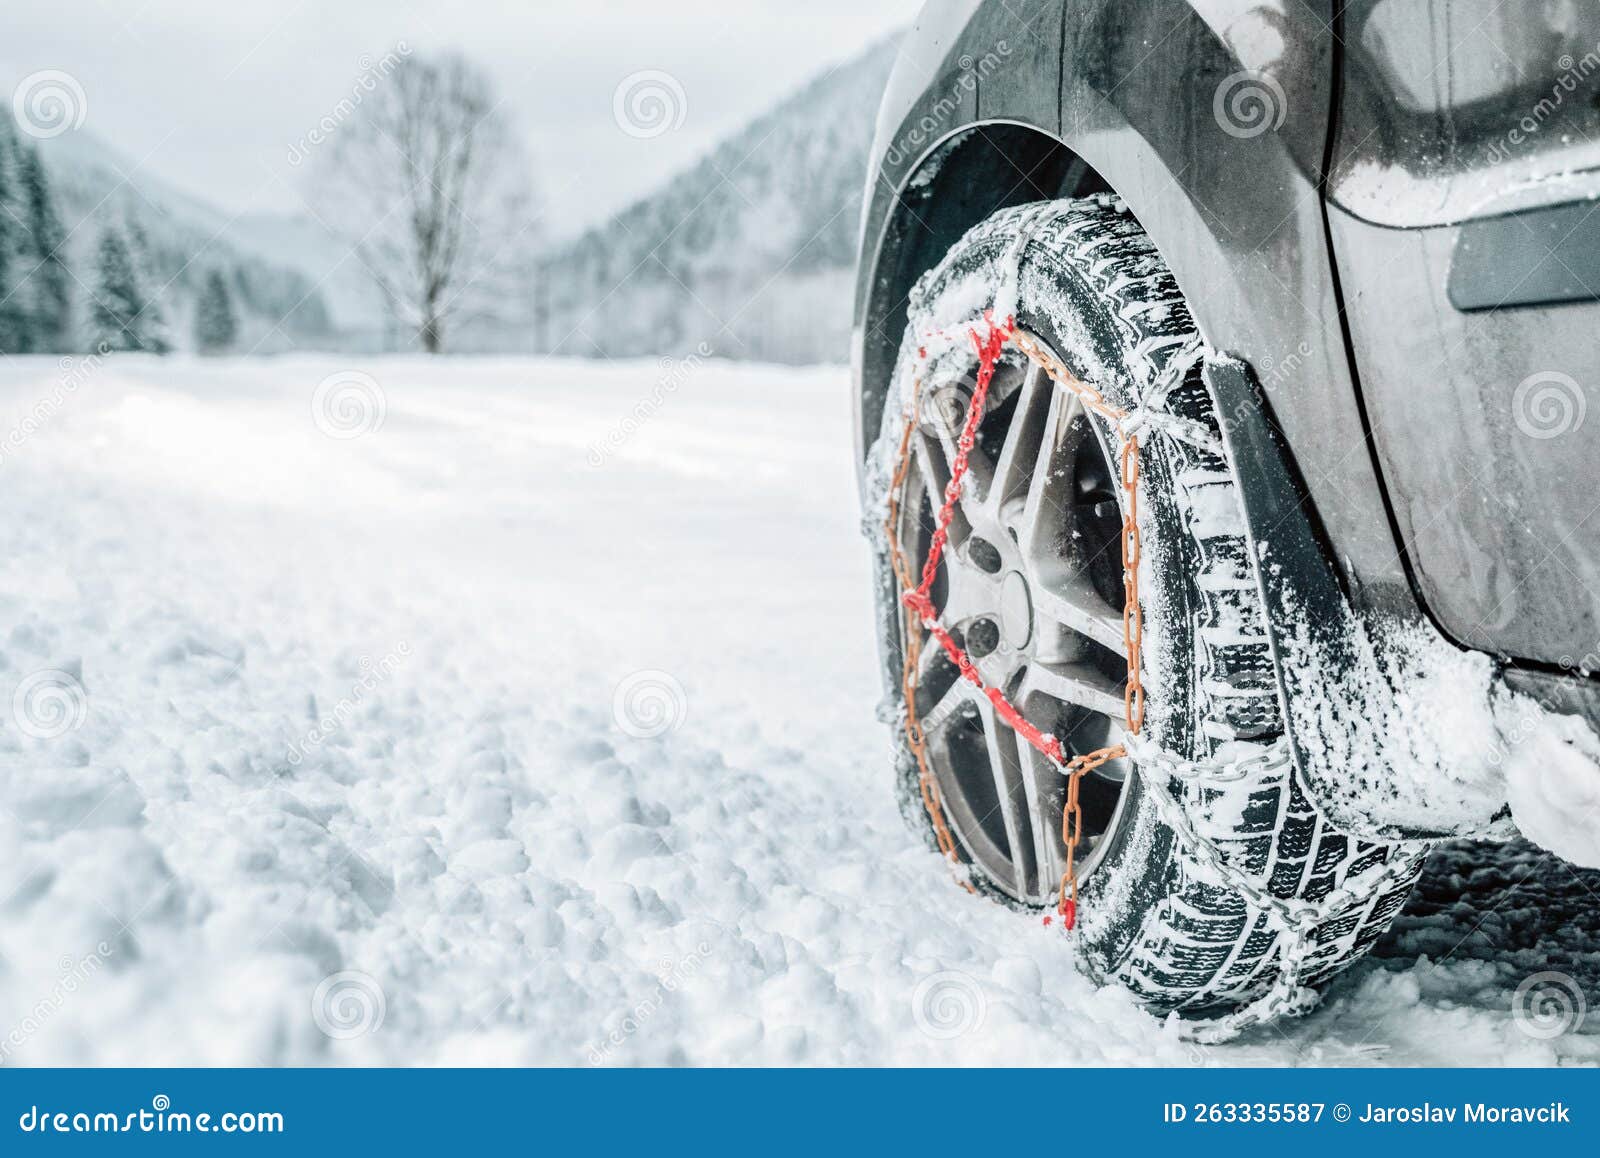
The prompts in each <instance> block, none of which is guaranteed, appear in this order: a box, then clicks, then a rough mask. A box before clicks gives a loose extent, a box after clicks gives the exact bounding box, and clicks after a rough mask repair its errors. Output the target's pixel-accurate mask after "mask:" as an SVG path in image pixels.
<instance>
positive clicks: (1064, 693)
mask: <svg viewBox="0 0 1600 1158" xmlns="http://www.w3.org/2000/svg"><path fill="white" fill-rule="evenodd" d="M1027 684H1028V686H1030V687H1032V688H1035V689H1037V690H1038V691H1041V692H1043V693H1044V694H1045V695H1047V696H1050V697H1051V698H1052V699H1056V700H1059V701H1061V702H1062V703H1064V704H1072V705H1074V706H1075V707H1080V708H1088V709H1089V710H1090V711H1091V712H1098V713H1099V714H1100V715H1102V716H1110V717H1111V718H1112V719H1114V720H1120V719H1121V718H1122V715H1123V703H1122V687H1121V685H1120V684H1119V683H1118V682H1117V681H1116V680H1113V679H1111V678H1110V677H1109V676H1107V675H1106V674H1105V673H1104V672H1102V671H1101V670H1100V669H1099V668H1096V667H1094V666H1092V665H1091V664H1087V663H1030V664H1029V665H1028V680H1027Z"/></svg>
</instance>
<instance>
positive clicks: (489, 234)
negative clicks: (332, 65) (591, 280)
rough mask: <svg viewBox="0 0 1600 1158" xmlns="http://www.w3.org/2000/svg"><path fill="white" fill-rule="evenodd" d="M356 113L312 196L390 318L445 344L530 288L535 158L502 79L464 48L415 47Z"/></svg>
mask: <svg viewBox="0 0 1600 1158" xmlns="http://www.w3.org/2000/svg"><path fill="white" fill-rule="evenodd" d="M347 111H348V118H347V119H346V120H345V121H343V122H342V123H341V124H340V125H339V127H338V129H337V131H336V132H334V133H333V135H332V141H331V144H330V147H329V150H328V152H327V153H326V154H325V156H324V157H323V159H322V160H321V162H320V163H319V164H318V165H317V167H316V168H315V169H314V171H313V184H312V200H313V204H314V205H315V206H317V210H318V213H319V215H321V216H322V217H323V218H324V220H325V221H326V222H328V224H329V225H331V226H332V227H333V228H334V229H335V230H336V231H337V232H339V233H340V234H341V235H343V236H344V237H345V239H346V240H347V241H348V242H349V243H350V244H351V245H352V246H353V248H354V251H355V254H356V256H357V257H358V258H359V259H360V260H361V262H362V263H363V264H364V265H365V266H366V269H367V272H368V273H369V274H370V275H371V276H372V278H373V280H374V281H375V282H376V283H377V287H378V292H379V294H380V295H381V297H382V299H383V302H384V308H385V310H386V311H387V312H388V314H389V316H390V318H391V320H392V321H393V322H394V323H396V325H397V327H403V328H404V329H406V330H409V331H411V332H413V333H415V335H416V340H417V342H418V343H419V344H420V345H421V346H422V348H423V349H424V350H427V351H428V352H429V353H438V352H439V351H440V350H441V349H442V348H443V347H444V340H445V333H446V330H447V329H448V328H451V327H452V326H453V325H454V324H456V323H458V322H464V321H467V320H469V319H471V318H473V317H476V316H490V315H493V314H494V312H495V311H496V310H497V309H498V308H502V307H504V306H506V305H507V304H508V303H512V302H515V301H517V300H519V299H520V298H521V297H522V296H523V289H524V287H523V284H522V282H523V280H524V278H525V277H526V274H527V270H528V269H529V268H531V263H530V262H529V260H528V255H529V254H531V252H532V250H533V242H534V237H533V222H534V210H533V196H532V183H531V178H530V175H529V170H528V165H527V160H526V157H525V155H524V153H523V151H522V149H521V148H520V147H519V145H518V143H517V141H516V138H515V136H514V135H513V133H512V129H511V124H510V120H509V118H508V116H507V115H506V113H505V112H504V111H503V110H502V108H501V105H500V102H499V100H498V99H497V98H496V96H495V93H494V86H493V85H492V84H491V83H490V81H489V79H488V78H487V77H486V76H485V75H484V74H483V72H482V71H480V70H479V69H478V68H476V67H475V66H473V65H472V64H471V63H470V62H468V61H467V60H465V59H463V58H462V57H459V56H455V55H446V56H439V57H433V58H428V57H422V56H408V57H406V58H405V59H404V60H402V61H400V63H399V64H398V65H397V66H396V67H395V68H394V69H393V71H391V72H389V73H388V75H387V76H386V77H384V78H383V79H382V80H381V81H379V82H377V83H376V84H375V85H374V86H372V89H371V91H370V92H369V93H367V94H365V95H364V96H363V98H362V100H361V102H360V103H359V104H357V105H355V106H354V107H352V108H349V109H348V110H347Z"/></svg>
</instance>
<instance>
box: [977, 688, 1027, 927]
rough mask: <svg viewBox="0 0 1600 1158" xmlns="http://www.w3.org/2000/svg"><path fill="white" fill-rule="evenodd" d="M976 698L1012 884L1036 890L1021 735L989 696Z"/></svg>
mask: <svg viewBox="0 0 1600 1158" xmlns="http://www.w3.org/2000/svg"><path fill="white" fill-rule="evenodd" d="M975 702H976V703H977V705H978V715H979V717H980V718H981V719H982V720H983V736H984V740H985V743H986V745H987V747H988V751H989V770H990V772H991V773H992V774H993V775H994V788H995V795H996V796H998V797H999V801H1000V802H999V805H998V807H999V809H1000V815H1001V818H1002V819H1003V820H1004V822H1005V828H1006V843H1007V844H1009V845H1010V846H1011V866H1012V872H1013V874H1014V875H1013V878H1012V881H1011V886H1012V888H1014V889H1015V890H1016V891H1017V893H1018V894H1019V895H1021V896H1029V895H1031V894H1032V893H1033V891H1034V884H1033V881H1034V876H1033V865H1034V863H1035V861H1034V848H1033V822H1032V818H1031V816H1030V813H1029V811H1028V805H1029V799H1028V791H1027V788H1026V787H1025V786H1024V784H1023V768H1022V760H1021V757H1020V756H1019V754H1018V752H1017V736H1016V733H1014V732H1013V731H1012V730H1011V729H1010V728H1009V727H1007V726H1006V725H1005V724H1004V723H1002V722H1001V720H1000V718H999V717H998V716H997V715H996V713H995V710H994V705H993V704H991V703H990V702H989V700H988V698H987V697H985V696H982V695H981V694H980V695H979V696H978V697H977V698H976V701H975Z"/></svg>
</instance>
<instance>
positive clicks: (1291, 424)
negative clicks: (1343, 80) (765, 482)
mask: <svg viewBox="0 0 1600 1158" xmlns="http://www.w3.org/2000/svg"><path fill="white" fill-rule="evenodd" d="M1331 15H1332V13H1331V5H1329V4H1318V3H1301V2H1298V0H1276V2H1270V3H1245V2H1240V0H1159V2H1153V3H1148V4H1140V5H1129V4H1127V3H1125V2H1119V0H1054V2H1053V3H1046V4H1039V5H1034V6H1029V10H1028V12H1027V13H1026V14H1023V13H1018V12H1016V11H1014V10H1013V9H1012V7H1009V6H1006V5H1003V4H1000V3H996V2H994V0H935V2H933V3H930V4H929V5H928V6H927V7H926V8H925V9H924V10H923V12H922V14H921V15H920V16H919V18H918V21H917V23H916V25H915V26H914V28H913V29H912V30H911V31H910V33H908V35H907V38H906V40H905V41H904V42H903V44H902V46H901V51H900V61H899V63H898V64H897V66H896V69H895V71H894V75H893V76H892V77H891V80H890V83H889V87H888V91H887V93H886V95H885V99H884V103H883V107H882V109H881V111H880V114H879V120H878V130H877V135H876V139H875V141H874V145H873V152H872V156H871V158H870V161H869V167H868V190H867V197H866V200H865V204H864V209H863V220H862V235H861V248H860V263H859V266H858V277H857V282H856V295H855V312H854V325H853V333H852V339H853V349H852V363H853V368H854V372H855V380H856V387H857V391H856V398H857V405H856V413H855V426H856V452H857V459H856V461H857V463H858V465H859V464H860V463H861V462H862V461H863V457H864V454H865V449H866V444H867V442H868V441H869V440H870V437H871V432H874V431H876V430H877V429H878V421H879V419H880V417H881V412H882V406H883V397H884V392H885V390H886V388H887V383H888V379H889V374H890V371H891V370H892V367H893V364H894V358H895V354H896V351H897V349H898V346H899V343H900V341H901V338H902V336H903V333H904V327H905V311H906V302H907V297H908V295H909V293H910V290H911V288H912V286H914V285H915V283H916V281H917V279H918V278H919V277H920V276H921V275H922V274H923V273H924V272H926V271H927V270H928V269H930V268H932V267H933V266H934V265H936V264H937V263H938V261H939V259H940V258H941V257H942V256H943V254H944V253H945V251H946V250H948V249H949V247H950V246H951V245H952V244H953V243H954V242H955V241H956V240H957V239H958V238H959V237H960V236H961V235H962V234H963V233H964V232H965V231H966V230H967V229H969V228H971V227H972V226H974V225H976V224H977V223H979V222H980V221H982V220H984V219H985V218H986V217H988V216H990V215H991V214H993V213H995V212H997V211H998V210H1000V209H1003V208H1005V207H1007V206H1009V205H1013V204H1017V203H1019V202H1022V201H1030V200H1041V199H1046V198H1053V197H1070V196H1080V195H1083V194H1085V193H1089V192H1096V191H1101V190H1109V191H1111V192H1114V193H1115V194H1116V195H1117V196H1119V197H1121V198H1122V199H1123V201H1125V202H1126V203H1127V205H1128V206H1129V208H1130V209H1131V210H1132V212H1133V214H1134V216H1135V217H1136V218H1137V219H1138V220H1139V222H1140V224H1141V225H1142V226H1143V227H1144V229H1145V231H1146V232H1147V233H1148V234H1149V235H1150V237H1151V238H1152V239H1153V241H1154V242H1155V244H1156V247H1157V249H1158V250H1159V251H1160V252H1161V254H1162V256H1163V258H1164V259H1165V261H1166V263H1167V265H1168V266H1169V268H1171V269H1172V271H1173V274H1174V276H1175V277H1176V278H1177V280H1178V284H1179V287H1180V288H1181V289H1182V290H1183V292H1184V294H1185V296H1186V298H1187V299H1188V300H1189V303H1190V308H1191V312H1192V313H1193V315H1194V317H1195V321H1196V323H1197V325H1198V327H1199V329H1200V332H1201V333H1202V335H1203V336H1204V337H1205V338H1206V340H1207V342H1208V343H1210V344H1211V345H1212V346H1214V347H1215V348H1217V349H1219V350H1226V351H1228V352H1230V353H1232V354H1234V355H1235V356H1237V357H1239V358H1241V359H1242V360H1244V361H1246V362H1247V363H1249V364H1250V365H1251V366H1252V367H1253V368H1254V370H1255V372H1256V375H1257V377H1258V378H1259V380H1260V381H1261V383H1262V387H1263V392H1264V394H1265V395H1266V397H1267V399H1268V401H1269V402H1270V403H1271V405H1272V406H1273V408H1274V412H1275V417H1276V419H1277V421H1278V422H1280V423H1281V425H1282V427H1283V430H1284V433H1285V435H1286V437H1287V438H1288V441H1289V443H1290V445H1292V446H1293V447H1294V448H1295V451H1296V454H1297V456H1298V457H1299V459H1300V463H1301V467H1302V469H1303V471H1304V473H1305V475H1306V477H1307V478H1308V479H1310V480H1312V485H1311V491H1312V498H1313V500H1314V501H1315V502H1316V506H1317V508H1318V510H1319V511H1321V512H1323V515H1324V522H1325V527H1326V530H1327V534H1328V537H1329V539H1330V540H1331V541H1332V543H1333V545H1334V550H1333V556H1334V558H1335V560H1336V561H1337V566H1338V567H1339V568H1340V572H1341V574H1340V578H1341V580H1342V582H1343V585H1344V586H1345V587H1346V589H1347V590H1348V591H1350V593H1351V595H1352V598H1353V599H1355V600H1356V601H1357V602H1358V603H1360V604H1363V605H1365V606H1369V607H1372V608H1374V609H1381V610H1384V611H1387V612H1390V613H1394V614H1404V615H1407V616H1410V615H1413V614H1415V613H1416V604H1415V599H1414V596H1413V594H1412V591H1411V587H1410V584H1409V582H1408V580H1407V578H1406V576H1405V574H1404V570H1403V567H1402V565H1401V563H1400V562H1399V559H1398V556H1397V552H1396V549H1395V542H1394V539H1393V535H1392V533H1391V531H1390V524H1389V519H1388V514H1387V511H1386V510H1385V507H1384V503H1383V497H1382V491H1381V490H1380V487H1379V483H1378V478H1377V475H1376V472H1375V469H1374V465H1373V462H1372V459H1371V456H1370V454H1368V453H1349V451H1350V445H1349V443H1350V440H1352V439H1357V438H1359V437H1360V436H1361V432H1362V430H1363V421H1362V416H1361V413H1360V409H1359V405H1358V398H1357V395H1356V386H1355V383H1354V381H1353V379H1352V375H1351V370H1350V365H1349V361H1348V358H1347V356H1346V352H1345V342H1344V330H1343V324H1342V320H1341V315H1340V310H1339V307H1338V302H1337V296H1336V284H1335V271H1334V268H1333V263H1332V258H1331V253H1330V248H1329V245H1328V241H1327V233H1326V225H1325V221H1324V217H1323V205H1322V196H1321V184H1322V166H1323V163H1324V157H1325V150H1326V145H1327V141H1328V136H1329V121H1330V108H1331V102H1332V99H1333V98H1332V86H1333V76H1332V72H1333V55H1332V53H1333V48H1332V44H1331V40H1332V33H1331V32H1330V31H1329V28H1328V24H1327V21H1328V19H1329V18H1330V17H1331ZM1241 76H1242V77H1245V78H1257V79H1255V80H1254V81H1253V82H1252V83H1255V84H1257V85H1258V86H1260V88H1259V92H1261V93H1264V94H1265V96H1264V97H1263V99H1265V100H1266V101H1267V102H1268V107H1269V109H1270V110H1272V111H1269V116H1270V115H1275V114H1277V113H1281V120H1280V121H1279V122H1278V123H1277V124H1276V127H1271V128H1266V129H1261V130H1259V131H1257V130H1256V129H1255V128H1253V127H1251V126H1249V125H1245V126H1243V127H1241V125H1240V124H1238V123H1237V122H1235V121H1234V120H1232V113H1231V112H1230V109H1229V104H1228V100H1229V98H1231V97H1232V96H1233V95H1234V90H1233V89H1232V88H1230V87H1229V86H1230V82H1233V81H1234V78H1237V77H1241ZM1260 78H1265V79H1260ZM1238 83H1241V84H1242V83H1246V82H1245V81H1240V82H1238ZM1225 121H1227V122H1228V123H1227V124H1225V123H1224V122H1225ZM1330 430H1332V431H1349V432H1351V433H1350V436H1349V438H1348V439H1329V438H1328V437H1327V436H1326V432H1328V431H1330Z"/></svg>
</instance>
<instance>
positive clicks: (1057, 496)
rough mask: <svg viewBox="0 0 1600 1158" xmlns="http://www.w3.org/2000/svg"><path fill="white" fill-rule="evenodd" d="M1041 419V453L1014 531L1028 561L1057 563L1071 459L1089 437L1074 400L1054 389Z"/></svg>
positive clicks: (1064, 526)
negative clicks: (1048, 407)
mask: <svg viewBox="0 0 1600 1158" xmlns="http://www.w3.org/2000/svg"><path fill="white" fill-rule="evenodd" d="M1051 385H1052V386H1054V387H1055V388H1054V389H1052V390H1051V391H1050V409H1049V411H1048V413H1047V414H1046V416H1045V420H1044V430H1043V433H1042V436H1041V441H1040V446H1039V453H1038V456H1037V457H1036V458H1035V459H1034V462H1033V473H1032V475H1031V476H1030V477H1029V479H1028V491H1027V494H1026V496H1025V497H1024V498H1023V501H1022V504H1021V511H1020V514H1018V515H1017V516H1016V518H1015V522H1014V524H1013V528H1012V529H1013V530H1015V531H1016V533H1017V541H1018V543H1020V544H1021V546H1022V553H1023V555H1025V556H1026V557H1028V558H1029V559H1037V560H1059V559H1060V557H1061V552H1060V542H1061V538H1062V536H1063V535H1064V534H1065V533H1066V530H1067V524H1068V514H1069V512H1070V510H1071V507H1072V500H1073V495H1072V487H1073V477H1072V476H1073V471H1072V467H1073V460H1074V458H1075V456H1076V454H1077V452H1078V448H1079V446H1081V444H1082V442H1083V439H1084V436H1085V435H1086V434H1087V435H1088V436H1090V437H1092V436H1093V432H1092V431H1089V430H1088V429H1087V426H1086V424H1085V423H1084V422H1083V421H1082V419H1083V404H1082V403H1080V402H1079V401H1078V398H1077V396H1076V395H1074V394H1072V393H1071V392H1069V391H1068V390H1066V389H1064V388H1062V387H1059V386H1055V383H1053V382H1052V383H1051Z"/></svg>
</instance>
